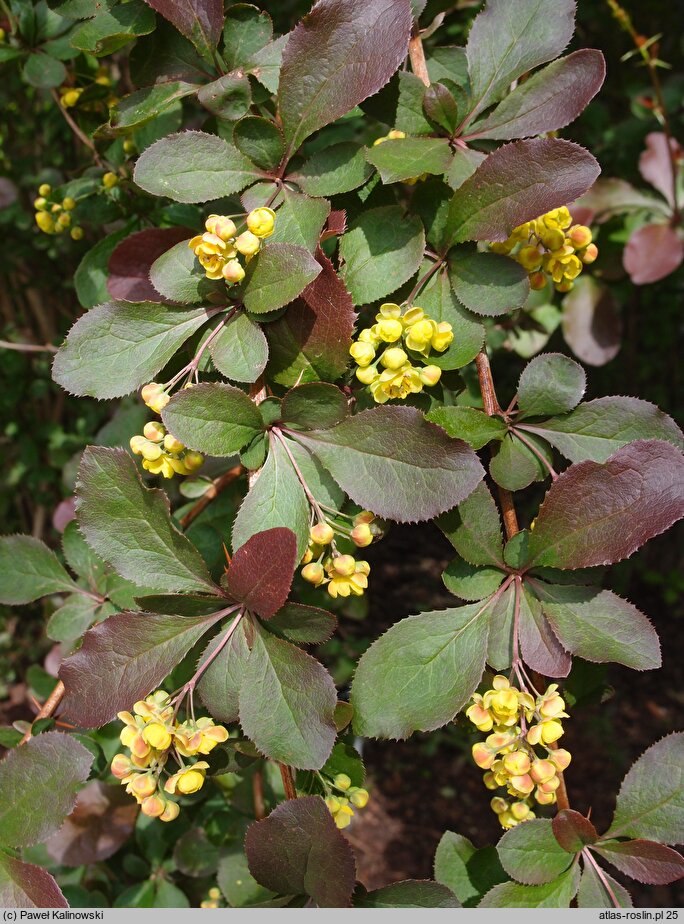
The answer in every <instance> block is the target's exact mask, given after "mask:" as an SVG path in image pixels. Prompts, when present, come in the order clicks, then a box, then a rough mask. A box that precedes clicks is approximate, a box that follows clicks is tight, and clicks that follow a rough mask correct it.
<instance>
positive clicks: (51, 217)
mask: <svg viewBox="0 0 684 924" xmlns="http://www.w3.org/2000/svg"><path fill="white" fill-rule="evenodd" d="M33 207H34V209H35V210H36V224H37V225H38V227H39V228H40V230H41V231H42V232H43V233H44V234H62V233H63V232H64V231H66V230H67V228H71V231H70V232H69V233H70V235H71V237H72V238H73V239H74V240H75V241H78V240H80V239H81V238H82V237H83V228H80V227H78V225H74V227H71V222H72V216H71V213H72V212H73V210H74V209H75V208H76V200H75V199H72V198H71V196H65V198H64V199H62V198H56V197H55V196H54V195H53V191H52V187H51V186H50V184H49V183H42V184H41V185H40V186H39V187H38V198H37V199H35V200H34V202H33Z"/></svg>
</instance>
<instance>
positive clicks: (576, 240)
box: [568, 225, 591, 250]
mask: <svg viewBox="0 0 684 924" xmlns="http://www.w3.org/2000/svg"><path fill="white" fill-rule="evenodd" d="M568 237H569V238H570V240H571V241H572V243H573V246H574V247H575V248H576V249H577V250H581V249H582V248H583V247H588V246H589V244H591V231H590V229H589V228H587V226H586V225H573V227H572V228H570V230H569V231H568Z"/></svg>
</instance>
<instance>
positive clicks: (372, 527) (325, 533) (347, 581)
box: [301, 510, 382, 597]
mask: <svg viewBox="0 0 684 924" xmlns="http://www.w3.org/2000/svg"><path fill="white" fill-rule="evenodd" d="M340 516H344V514H340ZM350 519H351V524H352V525H351V527H350V528H348V527H346V526H341V525H340V524H339V523H335V524H331V523H330V522H328V521H327V520H320V521H319V522H318V523H316V525H315V526H312V527H311V530H310V534H309V547H308V549H307V550H306V552H305V554H304V558H303V559H302V564H303V565H304V567H303V568H302V572H301V573H302V577H303V578H304V580H305V581H308V582H309V583H310V584H313V585H314V586H315V587H322V586H323V585H325V587H326V589H327V591H328V593H329V594H330V596H331V597H349V596H355V597H360V596H361V595H362V594H363V592H364V590H365V589H366V588H367V587H368V575H369V574H370V565H369V564H368V562H367V561H357V560H356V559H355V558H354V557H353V555H341V554H340V553H339V552H338V550H337V546H336V544H335V534H338V535H340V536H343V537H344V538H348V539H351V540H352V542H353V543H354V545H356V546H357V547H358V548H365V547H366V546H368V545H370V544H371V542H372V541H373V539H374V538H376V537H377V536H381V535H382V527H381V526H380V525H379V524H378V523H376V520H375V515H374V514H372V513H371V512H370V510H362V511H361V513H357V514H356V515H355V516H354V517H350Z"/></svg>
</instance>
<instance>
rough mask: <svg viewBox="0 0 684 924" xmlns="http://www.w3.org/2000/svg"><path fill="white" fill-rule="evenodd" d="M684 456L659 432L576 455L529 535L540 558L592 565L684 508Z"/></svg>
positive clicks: (639, 541) (618, 554) (553, 564)
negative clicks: (590, 457)
mask: <svg viewBox="0 0 684 924" xmlns="http://www.w3.org/2000/svg"><path fill="white" fill-rule="evenodd" d="M683 485H684V459H682V455H681V453H680V452H679V450H677V449H675V447H674V446H672V445H671V444H670V443H665V442H662V441H660V440H639V441H638V442H636V443H630V444H629V445H627V446H623V447H622V449H618V451H617V452H616V453H615V454H614V455H612V456H611V457H610V458H609V459H608V461H607V462H606V463H605V464H604V465H601V464H599V463H597V462H579V463H577V464H576V465H571V466H570V468H568V469H566V470H565V471H564V472H563V473H562V474H561V475H559V476H558V478H557V479H556V480H555V481H554V482H553V484H552V485H551V487H550V488H549V490H548V493H547V495H546V498H545V499H544V503H543V504H542V506H541V508H540V510H539V516H538V517H537V521H536V524H535V528H534V532H533V533H532V536H531V538H530V558H531V560H532V562H533V564H534V565H535V566H538V565H545V566H547V567H550V568H570V569H573V568H590V567H592V566H593V565H607V564H613V563H614V562H616V561H621V560H622V559H623V558H629V556H630V555H631V554H632V553H633V552H635V551H636V549H638V548H639V546H641V545H643V544H644V542H647V541H648V540H649V539H651V538H652V537H653V536H657V535H659V534H660V533H662V532H664V531H665V530H666V529H669V527H670V526H671V525H672V524H673V523H675V522H676V521H677V520H678V519H679V518H680V517H682V516H683V515H684V492H683V490H682V486H683Z"/></svg>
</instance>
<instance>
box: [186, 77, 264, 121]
mask: <svg viewBox="0 0 684 924" xmlns="http://www.w3.org/2000/svg"><path fill="white" fill-rule="evenodd" d="M197 99H198V101H199V103H200V105H202V106H204V108H205V109H206V110H208V111H209V112H211V114H212V115H214V116H216V118H217V119H226V120H227V121H229V122H235V121H237V120H238V119H241V118H243V116H246V115H247V113H248V112H249V107H250V106H251V105H252V89H251V87H250V84H249V77H245V76H244V75H243V76H238V75H236V74H224V75H223V77H219V78H218V80H213V81H212V82H211V83H207V84H205V85H204V86H203V87H202V88H201V89H200V91H199V93H198V94H197Z"/></svg>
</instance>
